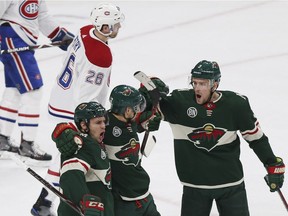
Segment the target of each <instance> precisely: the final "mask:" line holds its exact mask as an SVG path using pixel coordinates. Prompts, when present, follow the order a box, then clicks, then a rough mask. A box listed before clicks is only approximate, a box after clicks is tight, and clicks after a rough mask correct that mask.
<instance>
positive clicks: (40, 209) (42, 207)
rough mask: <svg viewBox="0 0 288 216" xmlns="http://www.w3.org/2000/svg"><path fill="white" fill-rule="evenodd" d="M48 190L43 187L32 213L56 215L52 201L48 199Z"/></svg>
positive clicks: (35, 214)
mask: <svg viewBox="0 0 288 216" xmlns="http://www.w3.org/2000/svg"><path fill="white" fill-rule="evenodd" d="M47 195H48V191H47V190H46V189H45V188H42V191H41V194H40V196H39V197H38V199H37V201H36V203H35V204H34V205H33V207H32V209H31V214H32V215H34V216H56V214H55V213H54V212H53V210H52V209H53V208H52V202H51V201H50V200H47V199H46V196H47Z"/></svg>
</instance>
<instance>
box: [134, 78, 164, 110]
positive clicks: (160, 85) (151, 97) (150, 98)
mask: <svg viewBox="0 0 288 216" xmlns="http://www.w3.org/2000/svg"><path fill="white" fill-rule="evenodd" d="M151 80H152V81H153V83H154V84H155V86H156V87H157V91H158V92H159V93H160V95H158V94H154V93H155V92H153V91H152V92H151V91H148V90H147V89H146V88H145V87H144V86H143V85H141V86H140V88H139V91H140V93H141V94H142V95H143V96H144V97H145V99H146V103H147V106H146V107H147V108H148V109H150V108H152V105H155V104H157V103H158V101H159V99H161V97H164V96H166V95H167V94H168V93H169V86H167V85H166V84H165V83H164V82H163V81H162V80H161V79H159V78H157V77H152V78H151Z"/></svg>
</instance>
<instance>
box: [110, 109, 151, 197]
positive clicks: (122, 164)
mask: <svg viewBox="0 0 288 216" xmlns="http://www.w3.org/2000/svg"><path fill="white" fill-rule="evenodd" d="M108 116H109V125H108V126H107V127H106V131H105V138H104V143H105V146H106V149H107V152H108V156H109V159H110V163H111V169H112V182H113V188H112V189H113V191H114V192H115V193H117V194H118V195H119V196H121V198H122V199H123V200H126V201H131V200H139V199H143V198H145V197H147V196H148V195H149V191H148V190H149V184H150V178H149V176H148V174H147V172H146V171H145V170H144V168H143V167H142V166H141V158H142V155H141V153H140V144H139V138H138V135H137V125H136V123H135V122H132V123H125V122H122V121H119V120H118V119H117V118H116V117H115V116H114V115H113V114H112V113H111V112H109V113H108Z"/></svg>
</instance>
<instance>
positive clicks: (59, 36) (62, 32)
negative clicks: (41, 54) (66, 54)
mask: <svg viewBox="0 0 288 216" xmlns="http://www.w3.org/2000/svg"><path fill="white" fill-rule="evenodd" d="M48 37H49V38H50V40H51V41H52V42H56V41H62V42H63V45H61V46H59V48H60V49H62V50H64V51H66V50H67V49H68V46H69V45H70V43H71V42H72V40H73V38H74V37H75V36H74V35H73V34H72V33H71V32H69V31H67V30H66V29H65V28H60V27H58V28H56V29H55V30H54V31H53V32H52V33H51V34H50V35H49V36H48Z"/></svg>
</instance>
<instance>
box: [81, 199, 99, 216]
mask: <svg viewBox="0 0 288 216" xmlns="http://www.w3.org/2000/svg"><path fill="white" fill-rule="evenodd" d="M80 206H81V208H82V210H83V212H84V215H85V216H104V204H103V203H101V199H100V198H99V197H97V196H94V195H91V194H85V195H84V196H83V199H82V201H81V202H80Z"/></svg>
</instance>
